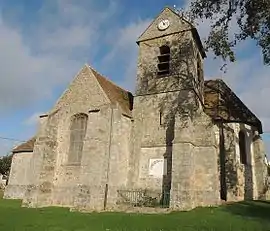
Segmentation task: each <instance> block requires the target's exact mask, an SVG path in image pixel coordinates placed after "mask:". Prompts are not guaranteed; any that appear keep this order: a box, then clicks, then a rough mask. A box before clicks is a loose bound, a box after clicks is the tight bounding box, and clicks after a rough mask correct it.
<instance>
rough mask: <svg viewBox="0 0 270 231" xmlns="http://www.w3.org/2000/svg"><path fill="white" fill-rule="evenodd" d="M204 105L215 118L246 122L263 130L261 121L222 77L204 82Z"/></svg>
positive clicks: (224, 120)
mask: <svg viewBox="0 0 270 231" xmlns="http://www.w3.org/2000/svg"><path fill="white" fill-rule="evenodd" d="M204 107H205V112H206V113H207V114H208V115H209V116H211V117H212V118H213V119H214V120H222V121H223V122H235V123H244V124H248V125H251V126H254V127H256V128H257V129H258V131H259V132H260V133H261V134H262V132H263V131H262V124H261V121H260V120H259V119H258V118H257V117H256V116H255V115H254V114H253V113H252V112H251V111H250V110H249V108H248V107H247V106H246V105H245V104H244V103H243V102H242V101H241V100H240V99H239V98H238V97H237V96H236V94H235V93H234V92H233V91H232V90H231V89H230V87H229V86H228V85H227V84H226V83H225V82H224V81H223V80H221V79H216V80H208V81H205V82H204Z"/></svg>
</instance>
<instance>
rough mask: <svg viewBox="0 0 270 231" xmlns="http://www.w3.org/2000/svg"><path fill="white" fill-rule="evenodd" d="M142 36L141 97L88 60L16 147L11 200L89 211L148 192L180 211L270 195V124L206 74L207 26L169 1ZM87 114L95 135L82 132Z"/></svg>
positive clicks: (135, 199) (127, 201) (131, 200)
mask: <svg viewBox="0 0 270 231" xmlns="http://www.w3.org/2000/svg"><path fill="white" fill-rule="evenodd" d="M162 20H169V22H170V25H169V27H168V28H167V29H162V30H161V29H158V25H159V24H160V22H162ZM137 44H138V46H139V57H138V67H137V84H136V92H135V95H134V96H133V95H132V94H131V93H130V92H128V91H125V90H123V89H122V88H120V87H118V86H116V85H115V84H114V83H112V82H110V81H109V80H108V79H106V78H105V77H103V76H101V75H100V74H99V73H98V72H97V71H96V70H94V69H93V68H91V67H89V66H88V65H85V66H84V67H83V68H82V69H81V71H80V72H79V73H78V74H77V76H76V77H75V79H74V80H73V81H72V83H71V84H70V86H69V87H68V88H67V90H66V91H65V92H64V93H63V95H62V96H61V97H60V99H59V100H58V102H56V104H55V106H54V107H53V109H52V110H51V111H50V112H49V113H48V114H47V115H43V116H41V118H40V127H39V130H38V132H37V134H36V136H35V137H34V138H33V139H32V140H31V142H28V143H27V144H22V145H21V146H19V147H17V148H16V149H14V152H16V153H17V154H16V155H14V158H13V162H12V169H11V175H10V181H9V185H8V187H7V189H6V191H5V197H6V198H20V199H23V206H28V207H43V206H65V207H70V208H72V209H76V210H86V211H101V210H104V209H106V210H119V209H120V210H121V209H123V208H126V207H127V206H128V207H130V206H131V207H132V205H134V203H138V201H140V200H141V199H143V198H144V199H145V198H148V199H149V198H150V199H151V200H152V201H155V203H157V202H158V203H161V202H159V199H161V200H163V199H164V198H165V199H166V203H165V207H169V209H171V210H186V209H191V208H194V207H197V206H208V205H216V204H219V203H220V202H221V201H222V200H227V201H238V200H244V199H257V198H262V199H263V198H265V193H266V191H265V178H266V166H265V165H264V162H263V158H264V155H265V153H264V149H263V142H262V139H261V137H260V134H261V133H262V127H261V122H260V121H259V120H258V119H257V117H256V116H255V115H254V114H252V112H251V111H250V110H249V109H248V108H247V107H246V106H245V105H244V104H243V103H242V102H241V100H240V99H239V98H238V97H237V96H236V95H235V94H234V93H233V92H232V91H231V89H230V88H229V87H228V86H227V85H226V84H225V83H224V82H223V81H222V80H210V81H204V79H203V59H204V58H205V57H206V55H205V53H204V50H203V47H202V43H201V41H200V38H199V35H198V32H197V30H196V29H195V28H194V27H193V26H192V25H191V24H190V23H189V22H188V21H186V20H185V19H183V18H181V17H180V16H179V15H178V14H177V13H176V12H174V11H173V10H171V9H170V8H165V9H164V10H163V11H162V12H161V14H160V15H159V16H158V17H157V18H156V19H155V20H154V21H153V22H152V23H151V24H150V26H149V27H148V28H147V30H146V31H145V32H144V33H143V34H142V35H141V36H140V37H139V39H138V41H137ZM77 115H83V116H84V118H86V120H85V121H86V124H84V125H82V124H81V125H80V126H85V127H84V128H85V129H86V130H85V133H79V130H78V131H77V130H75V131H74V132H73V133H72V123H73V122H72V121H73V118H75V117H74V116H77ZM240 131H241V132H242V133H241V134H244V138H241V137H239V134H240ZM72 134H80V135H77V136H75V135H72ZM82 134H84V136H83V138H82ZM240 136H241V135H240ZM74 137H75V138H74ZM77 139H78V140H79V141H78V140H77ZM240 140H241V141H240ZM71 141H72V142H74V143H75V144H74V145H75V147H77V149H74V150H76V153H75V151H74V153H72V152H71V151H70V150H71V149H70V144H71V143H72V142H71ZM76 142H79V143H76ZM79 144H80V145H81V146H80V145H79ZM76 145H77V146H76ZM82 145H83V146H82ZM26 147H27V148H26ZM25 152H27V153H25ZM78 153H80V154H78ZM75 154H76V155H77V156H76V158H77V159H76V158H75V157H74V158H75V159H76V160H77V161H76V163H71V162H69V157H70V155H75ZM74 158H73V159H74ZM160 163H161V164H160ZM130 193H131V194H130ZM145 193H146V194H145ZM124 202H125V204H123V203H124ZM140 203H141V202H140ZM162 203H163V204H162V206H164V201H162ZM142 205H143V206H149V205H146V204H145V203H142Z"/></svg>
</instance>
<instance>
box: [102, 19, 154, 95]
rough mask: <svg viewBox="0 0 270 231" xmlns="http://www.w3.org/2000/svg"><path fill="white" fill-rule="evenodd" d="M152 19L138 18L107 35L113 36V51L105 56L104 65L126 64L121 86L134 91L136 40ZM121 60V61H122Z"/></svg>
mask: <svg viewBox="0 0 270 231" xmlns="http://www.w3.org/2000/svg"><path fill="white" fill-rule="evenodd" d="M151 21H152V20H151V19H145V20H138V21H137V22H135V23H132V24H130V25H128V26H126V27H124V28H118V29H117V30H115V31H114V32H110V33H109V34H108V35H107V39H108V40H109V39H110V37H113V38H114V40H113V46H112V49H111V51H110V52H109V53H108V54H107V55H106V57H105V58H104V60H103V62H104V64H105V65H104V66H107V65H109V67H112V66H113V65H115V64H117V63H121V65H124V66H125V68H124V79H123V81H121V83H119V84H121V86H122V87H124V88H126V89H128V90H130V91H134V87H135V81H136V70H137V57H138V55H137V54H138V53H137V52H138V46H137V44H136V40H137V39H138V38H139V36H140V35H141V34H142V33H143V32H144V30H145V29H146V28H147V27H148V26H149V24H150V23H151ZM120 61H121V62H120Z"/></svg>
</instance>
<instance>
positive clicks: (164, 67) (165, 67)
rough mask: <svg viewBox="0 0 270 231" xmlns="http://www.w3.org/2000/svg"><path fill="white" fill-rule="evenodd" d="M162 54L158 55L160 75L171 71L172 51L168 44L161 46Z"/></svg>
mask: <svg viewBox="0 0 270 231" xmlns="http://www.w3.org/2000/svg"><path fill="white" fill-rule="evenodd" d="M159 52H160V55H159V56H158V75H166V74H169V73H170V60H171V51H170V47H168V46H165V45H164V46H161V47H160V48H159Z"/></svg>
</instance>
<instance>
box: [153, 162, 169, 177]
mask: <svg viewBox="0 0 270 231" xmlns="http://www.w3.org/2000/svg"><path fill="white" fill-rule="evenodd" d="M166 173H167V160H164V159H150V161H149V175H150V176H153V177H155V178H162V177H163V175H166Z"/></svg>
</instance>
